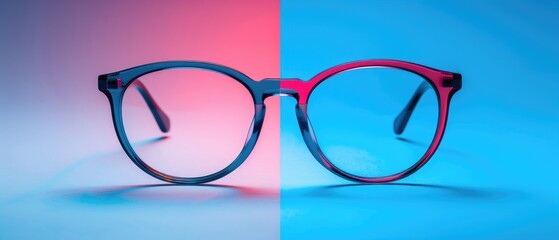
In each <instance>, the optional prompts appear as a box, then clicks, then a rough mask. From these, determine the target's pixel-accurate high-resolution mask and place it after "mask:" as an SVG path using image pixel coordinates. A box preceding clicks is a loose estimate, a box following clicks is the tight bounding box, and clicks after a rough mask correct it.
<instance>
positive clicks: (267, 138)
mask: <svg viewBox="0 0 559 240" xmlns="http://www.w3.org/2000/svg"><path fill="white" fill-rule="evenodd" d="M39 5H41V4H39ZM210 5H211V4H210ZM210 5H204V3H202V2H196V3H194V4H186V3H183V4H178V3H177V4H160V5H157V6H152V5H150V4H148V3H147V2H146V3H138V4H136V5H134V6H129V4H125V3H124V2H120V3H117V4H114V5H107V4H104V3H98V2H94V1H91V2H81V3H66V2H65V3H60V4H45V5H44V6H43V5H41V6H38V7H37V8H35V7H34V6H35V4H31V3H25V2H22V1H18V2H13V3H7V6H8V7H1V8H0V29H2V31H3V32H4V31H6V32H8V33H9V34H7V35H3V37H2V38H0V53H1V54H0V75H2V76H3V77H2V80H1V81H2V85H3V86H2V87H0V100H1V101H0V108H1V109H2V112H3V115H2V118H0V132H1V133H2V135H3V138H2V140H0V144H1V146H2V147H1V149H2V157H1V158H0V161H1V163H2V167H1V168H0V176H2V179H3V180H2V185H1V187H0V238H1V239H37V238H45V239H99V238H105V239H115V238H137V239H141V238H178V239H218V238H235V239H278V238H280V237H281V238H284V239H340V238H354V239H409V238H413V239H472V238H476V239H528V238H529V239H532V238H536V239H557V238H558V236H559V192H558V191H557V188H556V186H555V185H556V184H555V183H556V182H558V180H559V179H558V177H557V174H556V169H557V168H558V167H559V161H557V157H556V156H559V121H558V119H559V110H558V109H559V97H558V95H557V94H556V91H557V89H559V81H557V79H559V70H558V68H557V64H558V63H559V58H558V56H559V48H558V47H557V44H556V42H557V41H556V40H557V39H559V35H558V32H557V31H555V30H556V29H557V26H559V20H558V18H557V16H556V12H557V10H559V6H558V4H557V3H556V2H554V1H549V2H546V1H543V2H538V3H533V2H528V1H526V2H515V3H509V2H500V1H490V2H487V1H474V2H471V1H453V2H446V1H445V2H443V1H413V2H410V1H390V2H387V1H375V2H371V3H359V4H357V3H355V4H349V3H345V2H343V3H331V2H324V1H320V2H319V1H317V2H312V1H305V3H302V2H301V1H281V4H280V3H279V2H275V1H270V2H265V1H258V4H257V3H255V2H251V1H246V2H242V3H238V5H235V4H230V5H227V4H222V5H219V4H217V5H216V4H213V5H211V6H210ZM216 6H219V7H217V8H216V9H213V10H211V11H210V10H208V9H212V8H213V7H216ZM230 9H239V10H238V11H230ZM280 10H281V11H280ZM196 12H198V13H199V14H197V15H196V14H195V13H196ZM187 13H190V14H187ZM202 13H204V14H202ZM132 16H133V17H132ZM138 16H143V17H140V18H138ZM212 16H214V17H212ZM215 16H220V17H219V18H218V17H215ZM100 19H103V21H101V20H100ZM197 19H205V20H206V21H202V20H197ZM280 19H281V24H280ZM154 21H155V22H154ZM195 22H196V23H199V22H204V24H205V25H203V26H205V27H200V24H194V23H195ZM179 23H180V24H179ZM173 24H175V25H173ZM162 26H166V27H162ZM185 29H187V30H188V31H185ZM231 29H233V30H231ZM211 30H214V31H211ZM227 31H229V32H227ZM125 33H126V34H125ZM125 35H126V36H129V37H131V38H133V39H134V40H133V41H130V40H129V39H126V37H125ZM143 35H146V36H150V37H149V38H148V37H145V38H143V37H141V36H143ZM109 36H110V37H109ZM115 36H119V37H115ZM173 36H174V37H173ZM208 39H215V41H213V40H212V41H210V40H208ZM224 41H226V42H227V43H228V44H224V43H223V42H224ZM187 43H188V44H187ZM189 44H190V45H189ZM193 46H196V48H194V47H193ZM203 49H211V51H210V50H208V51H203ZM239 56H243V57H239ZM371 58H373V59H374V58H383V59H385V58H387V59H400V60H406V61H411V62H417V63H421V64H423V65H426V66H431V67H436V68H439V69H444V70H449V71H455V72H459V73H461V74H462V75H463V89H462V90H461V91H460V92H458V93H457V94H456V96H455V97H454V98H453V100H452V103H451V109H450V115H449V123H448V126H447V131H446V133H445V137H444V139H443V141H442V144H441V146H440V148H439V150H438V151H437V152H436V154H435V155H434V157H433V158H432V159H431V160H430V161H429V163H427V164H426V165H425V166H424V167H423V168H422V169H421V170H419V171H418V172H416V173H415V174H413V175H412V176H410V177H408V178H405V179H403V180H400V181H397V182H394V183H389V184H376V185H361V184H356V183H352V182H349V181H346V180H343V179H340V178H339V177H337V176H335V175H334V174H332V173H330V172H328V171H327V170H326V169H324V168H323V167H322V166H320V164H319V163H318V162H317V161H316V160H315V159H314V158H313V157H312V155H311V154H310V153H309V151H308V150H307V148H306V146H305V143H304V141H303V139H302V137H301V134H300V130H299V128H298V125H297V120H296V116H295V111H294V105H295V101H294V100H293V99H290V98H281V100H280V98H279V97H275V98H270V99H269V100H266V105H267V107H268V109H267V116H266V120H265V123H264V129H263V131H262V134H261V138H260V139H259V142H258V144H257V145H256V148H255V150H254V152H253V153H252V154H251V156H250V157H249V158H248V159H247V161H246V162H245V163H244V164H243V165H242V166H241V167H240V168H239V169H237V170H236V171H235V172H233V173H232V174H230V175H228V176H227V177H225V178H223V179H220V180H218V181H216V182H212V183H211V184H207V185H200V186H181V185H171V184H167V183H164V182H161V181H158V180H156V179H153V178H152V177H150V176H148V175H147V174H145V173H143V172H142V171H141V170H139V169H138V168H137V167H136V166H135V165H134V164H133V163H132V162H131V161H130V160H129V159H128V157H127V156H126V155H125V154H124V152H123V151H122V149H121V147H120V146H119V144H118V141H117V139H116V136H115V133H114V130H113V126H112V122H111V116H110V111H109V105H108V102H107V100H106V97H105V96H103V95H102V94H101V93H99V92H98V91H97V85H96V84H97V82H96V77H97V75H99V74H103V73H107V72H111V71H117V70H121V69H125V68H127V67H132V66H136V65H140V64H144V63H148V62H155V61H162V60H172V59H195V60H206V61H212V62H218V63H221V64H224V65H228V66H231V67H234V68H238V69H240V70H243V71H247V72H246V73H247V74H248V75H249V76H251V77H253V78H255V79H262V78H265V77H298V78H301V79H309V78H311V77H312V76H314V75H315V74H317V73H319V72H320V71H322V70H324V69H327V68H329V67H332V66H335V65H337V64H341V63H344V62H349V61H354V60H360V59H371ZM280 126H281V128H280Z"/></svg>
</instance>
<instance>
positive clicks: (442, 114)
mask: <svg viewBox="0 0 559 240" xmlns="http://www.w3.org/2000/svg"><path fill="white" fill-rule="evenodd" d="M368 67H388V68H397V69H401V70H405V71H408V72H412V73H415V74H417V75H419V76H421V77H423V78H424V79H425V80H426V82H425V83H422V84H421V85H420V86H418V88H417V90H416V91H415V93H414V95H413V96H412V97H411V99H410V101H409V102H408V104H407V105H406V106H404V108H403V110H402V112H401V113H400V114H399V115H398V116H396V118H395V120H394V132H395V134H396V135H399V134H401V133H402V132H403V131H404V129H405V126H406V124H407V122H408V120H409V118H410V117H411V115H412V112H413V109H414V108H415V106H416V104H417V102H418V101H419V100H420V98H421V95H422V94H423V93H424V92H425V91H426V90H427V89H428V88H429V85H431V87H432V88H433V89H434V90H435V92H436V95H437V98H438V104H439V116H438V123H437V129H436V132H435V135H434V138H433V141H432V143H431V145H430V146H429V147H428V149H427V151H426V153H425V154H424V155H423V156H422V157H421V158H420V159H419V160H418V161H417V162H416V163H415V164H414V165H413V166H411V167H409V168H408V169H406V170H404V171H402V172H400V173H397V174H394V175H390V176H383V177H373V178H367V177H361V176H357V175H353V174H350V173H348V172H345V171H343V170H341V169H339V168H337V167H336V166H335V165H333V164H332V163H331V162H330V161H329V160H328V159H327V158H326V156H325V154H324V153H323V151H322V150H321V149H320V146H319V145H318V141H317V139H316V137H315V135H314V132H313V129H312V125H311V122H310V119H309V116H308V114H307V103H308V99H309V97H310V96H311V95H312V91H313V90H314V89H315V88H316V87H317V86H318V85H319V84H320V83H322V82H323V81H325V80H327V79H328V78H329V77H331V76H333V75H335V74H338V73H341V72H344V71H348V70H352V69H357V68H368ZM172 68H196V69H205V70H210V71H214V72H218V73H221V74H225V75H227V76H229V77H231V78H233V79H235V80H237V81H238V82H240V83H241V84H243V86H245V87H246V88H247V90H248V91H249V92H250V94H251V96H252V99H253V101H254V117H253V120H252V125H251V126H252V127H251V129H250V130H249V134H248V135H247V140H246V141H245V145H244V147H243V149H242V150H241V152H240V154H239V156H237V158H236V159H235V160H234V161H233V162H232V163H231V164H230V165H228V166H226V167H225V168H223V169H222V170H220V171H218V172H216V173H213V174H210V175H206V176H201V177H192V178H184V177H176V176H171V175H167V174H165V173H162V172H159V171H157V170H156V169H153V168H151V167H150V166H149V165H147V164H146V163H144V162H143V161H142V159H141V158H140V157H139V156H138V155H137V154H136V152H135V151H134V149H133V148H132V146H131V144H130V142H129V141H128V138H127V137H126V132H125V129H124V124H123V121H122V100H123V97H124V93H125V91H126V90H127V89H128V88H130V87H134V88H135V89H136V90H137V91H139V92H140V94H141V95H142V97H143V98H144V100H145V101H146V104H147V105H148V107H149V109H150V110H151V113H152V114H153V116H154V118H155V120H156V122H157V124H158V126H159V128H160V130H161V131H162V132H167V131H169V129H170V127H171V119H169V117H167V115H166V114H165V113H164V111H163V109H161V108H160V107H159V105H157V103H156V101H155V99H153V98H152V97H151V95H150V94H149V91H148V90H147V88H146V87H145V86H144V85H143V84H142V83H141V81H140V80H139V78H140V77H141V76H143V75H146V74H148V73H152V72H156V71H161V70H165V69H172ZM98 84H99V85H98V87H99V90H100V91H101V92H103V93H104V94H105V95H106V96H107V98H108V99H109V102H110V105H111V112H112V117H113V124H114V127H115V130H116V133H117V136H118V139H119V142H120V144H121V145H122V147H123V149H124V151H125V152H126V154H127V155H128V156H129V157H130V159H132V161H133V162H134V163H135V164H136V165H137V166H138V167H139V168H140V169H142V170H143V171H144V172H146V173H147V174H149V175H151V176H153V177H155V178H157V179H160V180H163V181H167V182H172V183H178V184H200V183H205V182H210V181H214V180H217V179H219V178H222V177H224V176H226V175H227V174H229V173H231V172H232V171H234V170H235V169H236V168H238V167H239V166H240V165H241V164H242V163H243V162H244V161H245V160H246V158H247V157H248V156H249V154H250V153H251V151H252V150H253V148H254V146H255V144H256V141H257V140H258V136H259V134H260V131H261V129H262V124H263V121H264V115H265V113H266V106H265V104H264V100H265V99H266V98H267V97H270V96H276V95H281V96H291V97H294V98H295V99H296V100H297V104H296V105H295V111H296V115H297V120H298V123H299V127H300V129H301V133H302V135H303V139H304V141H305V143H306V145H307V147H308V149H309V150H310V152H311V153H312V155H313V156H314V157H315V158H316V160H317V161H318V162H319V163H320V164H321V165H322V166H324V167H325V168H326V169H328V170H330V171H331V172H332V173H334V174H336V175H338V176H340V177H342V178H345V179H348V180H351V181H355V182H361V183H383V182H390V181H395V180H398V179H402V178H404V177H406V176H409V175H410V174H412V173H414V172H416V171H417V170H419V169H420V168H421V167H422V166H423V165H425V163H427V161H428V160H429V159H430V158H431V157H432V156H433V154H434V153H435V151H436V149H437V147H438V146H439V144H440V142H441V140H442V137H443V134H444V130H445V126H446V123H447V118H448V110H449V104H450V100H451V98H452V96H453V95H454V93H456V92H457V91H458V90H460V88H461V87H462V77H461V75H460V74H457V73H451V72H446V71H440V70H436V69H433V68H429V67H425V66H422V65H418V64H414V63H410V62H404V61H398V60H363V61H357V62H350V63H346V64H342V65H338V66H335V67H333V68H330V69H327V70H325V71H323V72H321V73H319V74H318V75H316V76H315V77H313V78H311V79H310V80H308V81H303V80H301V79H297V78H265V79H262V80H260V81H255V80H253V79H251V78H249V77H248V76H246V75H245V74H243V73H241V72H239V71H237V70H234V69H232V68H229V67H225V66H221V65H218V64H213V63H207V62H196V61H168V62H158V63H151V64H146V65H142V66H138V67H133V68H129V69H126V70H122V71H119V72H114V73H109V74H104V75H100V76H99V78H98ZM427 84H429V85H427Z"/></svg>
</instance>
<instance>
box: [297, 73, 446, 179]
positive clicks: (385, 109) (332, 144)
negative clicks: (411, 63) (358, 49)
mask: <svg viewBox="0 0 559 240" xmlns="http://www.w3.org/2000/svg"><path fill="white" fill-rule="evenodd" d="M414 94H415V99H414ZM414 100H417V101H416V103H417V104H416V105H415V107H414V108H413V107H412V108H411V109H410V105H413V103H410V101H411V102H413V101H414ZM403 111H404V112H405V111H408V112H410V113H411V115H408V116H410V118H409V121H408V122H407V124H403V125H404V126H405V128H404V131H403V132H402V133H401V134H397V133H396V132H397V131H395V122H399V123H396V125H398V124H400V125H402V123H403V122H404V121H403V118H405V116H404V115H406V114H405V113H402V112H403ZM438 112H439V105H438V98H437V95H436V93H435V91H434V89H433V88H432V87H431V85H430V84H429V83H427V81H426V80H425V79H424V78H423V77H421V76H419V75H417V74H415V73H411V72H408V71H404V70H400V69H395V68H376V67H375V68H372V67H371V68H358V69H353V70H349V71H344V72H341V73H338V74H336V75H334V76H332V77H330V78H328V79H326V80H324V81H323V82H321V83H320V84H319V85H318V86H317V87H316V88H315V89H314V91H313V92H312V93H311V96H310V99H309V103H308V115H309V119H310V121H311V123H312V126H313V130H314V133H315V136H316V139H317V141H318V144H319V146H320V148H321V150H322V152H323V153H324V154H325V156H326V158H327V159H328V160H329V161H330V162H331V163H332V164H333V165H335V166H336V167H338V168H339V169H341V170H342V171H345V172H347V173H349V174H352V175H355V176H359V177H366V178H372V177H386V176H390V175H394V174H397V173H400V172H402V171H404V170H406V169H408V168H409V167H411V166H413V165H414V164H415V163H416V162H418V161H419V160H420V159H421V157H422V156H423V155H424V154H425V152H426V151H427V149H428V147H429V146H430V144H431V142H432V140H433V138H434V135H435V132H436V129H437V123H438V120H437V119H438Z"/></svg>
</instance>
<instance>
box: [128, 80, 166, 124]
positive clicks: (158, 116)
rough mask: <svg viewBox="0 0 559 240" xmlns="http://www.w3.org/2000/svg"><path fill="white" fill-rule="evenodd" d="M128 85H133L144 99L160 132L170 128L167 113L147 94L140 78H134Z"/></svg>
mask: <svg viewBox="0 0 559 240" xmlns="http://www.w3.org/2000/svg"><path fill="white" fill-rule="evenodd" d="M130 87H134V88H135V89H136V90H138V92H139V93H140V94H141V95H142V97H143V98H144V101H145V102H146V104H147V105H148V107H149V110H150V111H151V114H153V117H154V118H155V121H156V122H157V125H158V126H159V129H160V130H161V131H162V132H168V131H169V129H170V128H171V121H170V120H169V117H168V116H167V114H165V112H163V110H161V107H159V105H157V102H155V100H154V99H153V97H152V96H151V94H149V91H148V89H147V88H146V86H145V85H144V84H143V83H142V82H141V81H140V79H136V80H135V81H133V82H132V84H131V85H130Z"/></svg>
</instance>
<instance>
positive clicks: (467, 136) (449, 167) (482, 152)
mask: <svg viewBox="0 0 559 240" xmlns="http://www.w3.org/2000/svg"><path fill="white" fill-rule="evenodd" d="M558 10H559V3H558V2H557V1H535V2H529V1H336V2H334V1H294V0H287V1H282V2H281V75H282V77H299V78H302V79H309V78H311V77H312V76H314V75H315V74H317V73H319V72H320V71H322V70H325V69H327V68H329V67H332V66H335V65H337V64H341V63H344V62H348V61H355V60H360V59H378V58H380V59H386V58H388V59H399V60H406V61H411V62H416V63H420V64H423V65H427V66H431V67H434V68H438V69H442V70H447V71H453V72H459V73H462V74H463V79H464V80H463V88H462V90H461V91H460V92H458V94H457V95H456V96H455V97H454V98H453V100H452V103H451V109H450V116H449V123H448V126H447V131H446V134H445V137H444V139H443V142H442V144H441V147H440V148H439V150H438V152H437V153H436V154H435V156H434V157H433V158H432V159H431V160H430V162H429V163H428V164H427V165H426V166H424V167H423V168H422V169H421V170H420V171H419V172H417V173H415V174H414V175H412V176H411V177H408V178H406V179H404V180H401V181H398V182H397V183H394V184H385V185H368V186H363V185H354V184H352V183H350V182H347V181H345V180H342V179H339V178H338V177H337V176H335V175H333V174H331V173H330V172H328V171H327V170H326V169H323V168H322V167H321V166H320V165H319V164H318V163H317V162H316V161H315V160H314V158H313V157H312V156H311V155H310V153H308V150H307V149H306V147H305V145H304V142H303V141H302V137H301V136H300V133H299V130H298V126H297V121H296V118H295V114H294V109H293V106H294V104H295V101H294V100H292V99H282V102H281V108H282V111H281V131H282V132H281V138H282V139H281V141H282V142H281V181H282V189H281V237H282V238H285V239H301V238H315V239H319V238H320V239H324V238H332V239H340V238H342V237H344V238H346V237H352V238H354V239H409V238H414V239H434V238H435V239H447V238H454V239H456V238H458V239H460V238H463V239H465V238H467V239H471V238H487V239H527V238H538V239H546V238H549V239H557V238H558V236H559V196H558V195H559V194H558V191H557V187H556V183H557V182H558V180H559V179H558V177H557V175H556V169H557V168H558V167H559V161H558V160H557V159H558V157H557V156H558V155H559V150H558V144H559V121H558V120H559V109H558V107H559V96H558V95H557V93H556V91H557V90H558V89H559V81H558V80H559V70H558V66H559V47H558V46H557V42H558V40H559V38H558V32H559V31H557V30H558V26H559V20H558V17H557V12H558Z"/></svg>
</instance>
